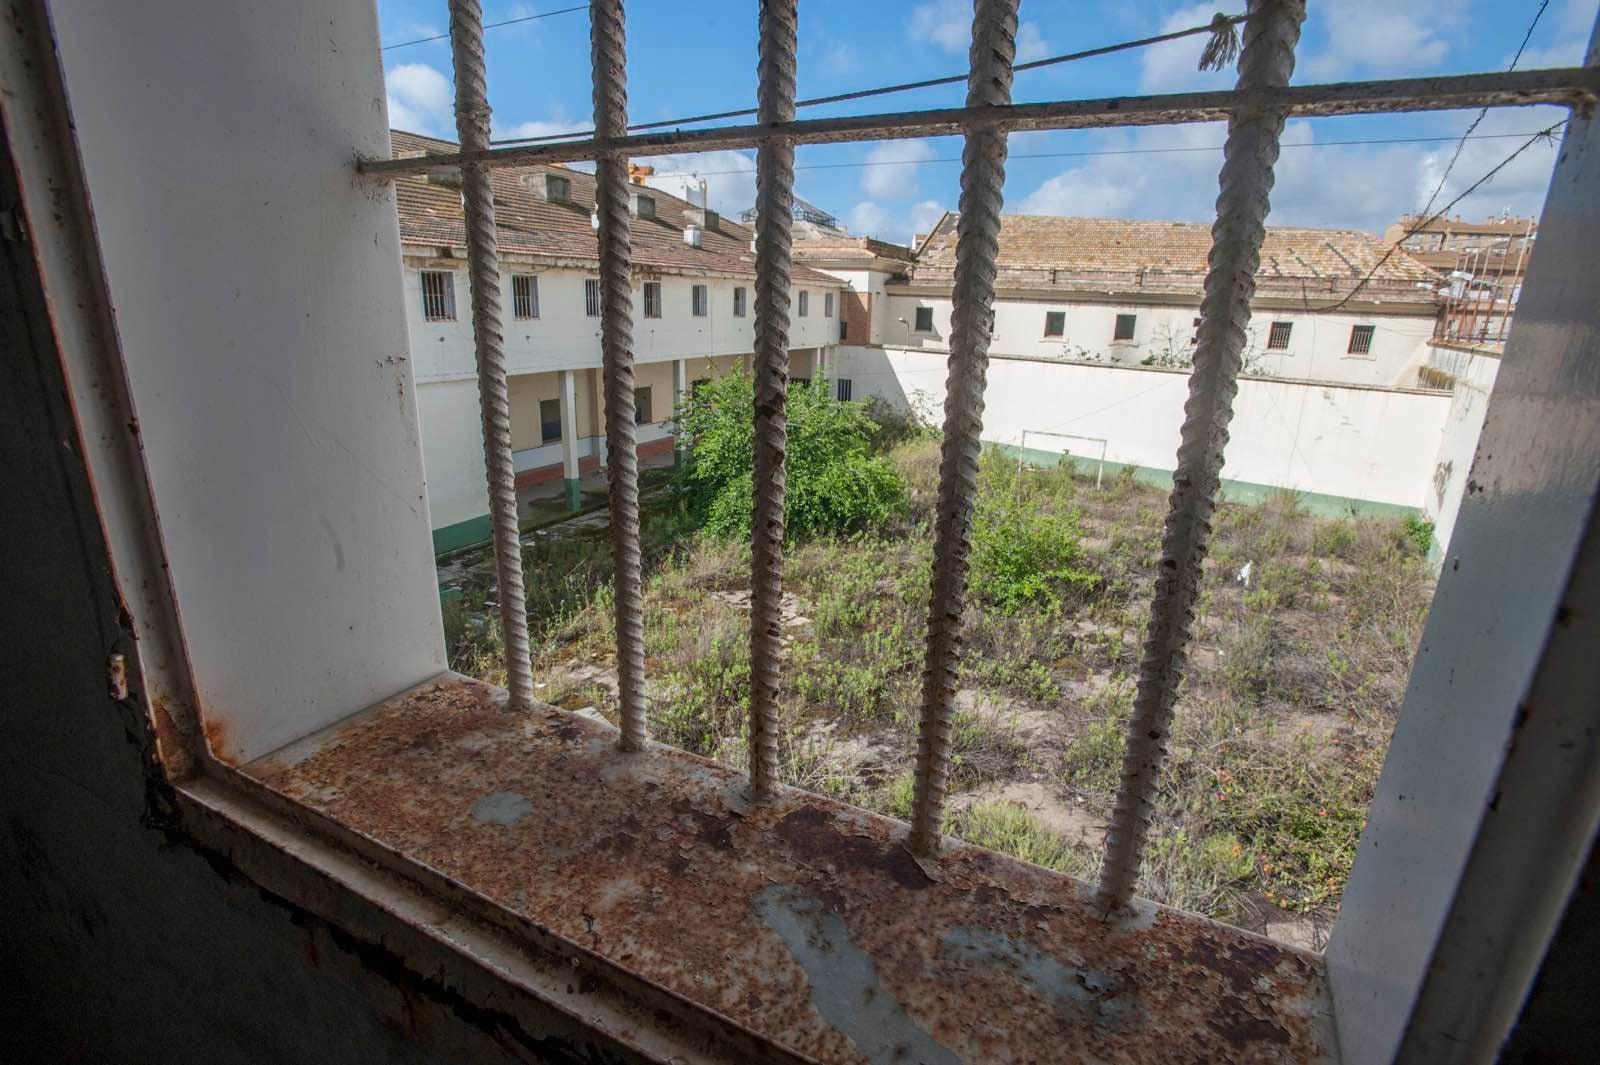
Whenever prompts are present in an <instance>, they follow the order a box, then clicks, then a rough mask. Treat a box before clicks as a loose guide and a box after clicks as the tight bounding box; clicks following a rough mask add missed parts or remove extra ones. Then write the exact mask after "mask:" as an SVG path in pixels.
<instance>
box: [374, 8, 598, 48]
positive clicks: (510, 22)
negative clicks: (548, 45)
mask: <svg viewBox="0 0 1600 1065" xmlns="http://www.w3.org/2000/svg"><path fill="white" fill-rule="evenodd" d="M587 10H589V5H588V4H578V5H577V6H576V7H564V8H561V9H560V10H559V11H541V12H540V13H539V14H537V15H523V16H522V17H521V18H508V19H506V20H505V21H503V22H486V23H484V24H483V28H484V29H486V30H492V29H497V28H498V27H500V26H515V25H516V24H517V23H519V22H532V21H533V20H535V19H541V18H549V17H550V16H552V15H569V14H571V13H572V12H574V11H587ZM449 39H450V35H449V34H448V33H436V34H434V35H433V36H432V37H418V38H417V39H416V40H414V41H401V42H400V43H399V44H386V45H384V46H383V47H382V48H380V49H378V50H379V51H380V52H392V51H394V50H395V49H396V48H410V47H411V46H412V45H414V44H427V43H429V42H430V41H448V40H449Z"/></svg>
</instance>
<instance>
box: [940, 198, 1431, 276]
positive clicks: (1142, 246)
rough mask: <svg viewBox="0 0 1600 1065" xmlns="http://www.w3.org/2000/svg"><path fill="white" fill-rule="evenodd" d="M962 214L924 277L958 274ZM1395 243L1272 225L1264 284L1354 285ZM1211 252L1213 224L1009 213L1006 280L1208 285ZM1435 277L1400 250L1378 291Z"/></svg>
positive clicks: (952, 217)
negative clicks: (958, 224) (956, 254)
mask: <svg viewBox="0 0 1600 1065" xmlns="http://www.w3.org/2000/svg"><path fill="white" fill-rule="evenodd" d="M956 219H957V216H956V214H955V213H954V212H948V213H946V214H945V216H944V217H943V218H942V219H940V220H939V224H938V225H937V226H936V227H934V230H933V232H932V233H931V234H929V236H928V239H927V241H926V242H925V243H924V244H923V246H922V250H921V254H919V255H918V257H917V267H916V271H915V275H914V276H915V278H916V279H917V280H936V281H945V280H948V279H950V278H951V277H952V276H953V273H954V269H955V253H956ZM1387 250H1388V248H1387V247H1386V246H1385V245H1384V244H1383V243H1382V242H1381V241H1380V240H1379V239H1378V238H1377V237H1375V236H1373V235H1371V234H1369V233H1363V232H1360V231H1358V230H1352V229H1302V228H1297V227H1291V226H1268V227H1267V234H1266V240H1265V242H1264V243H1263V245H1262V249H1261V270H1260V272H1259V274H1258V275H1257V285H1258V287H1262V288H1267V289H1278V290H1282V289H1286V288H1293V289H1295V290H1296V291H1299V290H1301V289H1303V288H1304V289H1309V290H1310V291H1316V292H1339V291H1345V290H1348V289H1349V288H1350V287H1351V286H1352V285H1353V284H1354V283H1355V282H1356V281H1359V280H1360V279H1361V278H1363V277H1365V276H1366V275H1367V272H1368V271H1369V270H1371V269H1372V268H1373V266H1374V265H1375V264H1376V263H1377V262H1378V261H1379V260H1380V259H1381V258H1382V257H1383V254H1384V252H1385V251H1387ZM1210 251H1211V225H1210V223H1201V222H1148V221H1138V220H1132V219H1121V218H1059V217H1055V216H1050V215H1017V214H1008V215H1003V216H1001V226H1000V255H999V260H998V267H999V283H1000V285H1001V286H1002V287H1004V286H1006V285H1008V284H1009V285H1013V286H1030V287H1032V286H1050V285H1056V286H1059V287H1079V288H1082V287H1086V286H1088V287H1109V286H1115V287H1119V288H1120V287H1123V286H1133V287H1140V288H1146V289H1154V290H1157V291H1171V292H1188V291H1199V290H1200V289H1201V287H1202V285H1203V282H1204V279H1205V274H1206V259H1207V256H1208V255H1209V254H1210ZM1433 276H1434V275H1433V273H1432V272H1431V271H1430V270H1428V268H1427V267H1425V266H1423V265H1422V264H1421V263H1418V262H1417V261H1416V260H1414V259H1412V258H1411V257H1410V256H1409V255H1407V254H1406V253H1405V252H1404V251H1401V250H1399V249H1396V251H1395V252H1394V254H1393V255H1392V256H1390V258H1389V260H1388V261H1387V262H1385V263H1384V264H1383V266H1382V267H1381V268H1379V270H1378V272H1377V274H1376V275H1374V277H1373V279H1372V281H1371V282H1369V284H1368V290H1371V289H1386V290H1388V291H1389V292H1390V293H1393V292H1394V291H1395V289H1397V288H1403V289H1405V290H1406V291H1407V293H1408V294H1411V295H1420V293H1419V292H1418V290H1417V288H1416V285H1417V283H1418V282H1426V281H1431V280H1432V279H1433ZM1364 291H1366V290H1364Z"/></svg>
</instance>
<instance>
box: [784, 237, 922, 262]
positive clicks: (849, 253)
mask: <svg viewBox="0 0 1600 1065" xmlns="http://www.w3.org/2000/svg"><path fill="white" fill-rule="evenodd" d="M794 254H795V258H797V259H798V258H802V257H808V258H816V259H862V260H866V261H870V260H873V259H892V260H898V261H900V262H904V263H907V264H910V263H911V262H913V261H914V260H915V259H916V257H917V254H916V252H914V251H912V250H911V249H910V248H908V247H906V246H905V245H904V244H891V243H890V242H888V241H886V240H878V239H877V238H876V237H853V236H848V235H841V236H831V235H830V236H826V237H810V238H807V239H805V240H800V239H796V240H795V242H794Z"/></svg>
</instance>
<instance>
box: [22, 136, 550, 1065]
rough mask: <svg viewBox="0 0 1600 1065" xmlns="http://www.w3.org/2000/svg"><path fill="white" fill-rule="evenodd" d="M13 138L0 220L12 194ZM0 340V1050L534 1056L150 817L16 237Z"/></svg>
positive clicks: (101, 556) (319, 1058)
mask: <svg viewBox="0 0 1600 1065" xmlns="http://www.w3.org/2000/svg"><path fill="white" fill-rule="evenodd" d="M6 143H7V142H6V141H5V139H4V138H0V217H3V216H5V215H9V214H10V213H11V211H12V210H14V209H15V208H16V205H17V202H18V200H17V190H16V184H15V178H14V170H13V168H12V165H11V157H10V154H9V150H8V148H7V146H6ZM8 230H9V227H8ZM0 352H3V357H0V478H3V481H0V484H3V489H4V499H5V502H4V504H0V551H3V555H0V684H3V687H0V823H3V828H0V903H3V909H0V1048H3V1049H0V1059H3V1060H5V1061H7V1062H17V1063H19V1065H20V1063H28V1062H69V1061H90V1062H101V1061H104V1062H119V1063H123V1062H161V1063H172V1065H178V1063H187V1062H194V1063H196V1065H200V1063H205V1065H219V1063H231V1062H240V1063H243V1062H480V1061H481V1062H502V1061H529V1060H537V1057H536V1056H535V1055H532V1054H530V1053H529V1052H528V1051H527V1048H526V1047H516V1048H513V1047H512V1046H511V1045H510V1041H509V1040H507V1039H506V1038H505V1036H504V1033H503V1032H499V1031H496V1030H495V1028H494V1026H493V1025H492V1024H490V1025H485V1024H484V1023H483V1022H482V1020H481V1018H475V1017H472V1016H471V1015H470V1011H467V1010H464V1009H463V1008H462V1007H461V1006H460V1005H459V1004H458V1003H452V1002H449V1001H442V1000H441V999H440V998H439V997H437V996H434V995H431V994H430V991H429V987H428V985H426V984H424V983H422V982H420V981H417V980H414V979H411V978H410V977H409V976H407V975H406V974H403V973H402V974H394V973H388V972H384V971H382V970H381V969H379V968H375V967H374V966H373V964H372V961H371V957H370V954H364V953H358V952H357V949H356V948H355V947H353V946H351V945H350V944H349V941H348V940H347V939H345V938H344V937H343V936H341V935H339V934H337V933H336V932H335V931H334V930H332V929H330V928H329V927H327V926H325V925H323V924H322V923H321V922H319V921H317V920H316V919H314V918H310V917H308V916H307V915H305V914H303V913H301V912H299V911H296V910H295V909H294V908H292V907H290V906H289V905H287V904H286V903H284V902H282V901H280V900H276V899H274V898H272V897H270V896H267V895H265V894H263V893H262V892H261V891H260V890H259V889H258V888H257V887H256V886H255V885H254V884H252V883H250V882H248V881H246V880H244V879H243V878H242V877H240V876H238V875H237V874H232V873H230V871H229V868H228V866H227V864H226V862H225V860H219V859H217V857H216V856H210V857H208V856H205V855H202V854H201V853H199V852H198V851H197V850H196V849H195V848H194V847H193V846H192V845H191V844H190V843H188V842H186V841H185V840H184V839H183V837H182V836H181V835H179V834H173V833H170V832H169V831H164V830H163V829H162V828H161V827H160V824H161V822H162V819H161V818H159V817H152V816H150V815H151V813H152V812H153V809H157V808H159V799H160V789H159V788H152V786H151V783H150V782H151V781H152V780H156V781H159V775H152V767H151V765H150V763H149V752H150V738H149V735H148V731H147V729H146V726H145V722H144V720H143V718H142V715H141V713H140V711H139V709H138V708H137V706H136V705H135V704H134V703H133V702H131V701H130V702H124V703H118V702H115V701H113V700H112V699H111V698H110V696H109V695H108V693H107V687H106V679H105V678H106V657H107V654H108V652H109V651H110V650H111V649H113V648H115V647H117V646H120V645H122V644H123V641H124V640H125V639H126V637H125V635H124V632H123V623H122V618H121V616H120V610H119V607H118V601H117V597H116V594H115V588H114V585H113V582H112V578H111V571H110V562H109V560H108V557H107V551H106V546H105V543H104V542H103V539H102V536H101V530H100V526H99V522H98V520H97V517H96V514H95V510H94V505H93V500H92V497H91V495H90V491H89V485H88V481H87V478H86V475H85V471H84V465H83V460H82V455H81V452H80V449H79V447H78V443H77V438H76V430H75V428H74V425H73V422H72V419H71V413H70V410H69V407H68V403H67V400H66V389H65V386H64V382H63V379H62V370H61V364H60V360H59V358H58V355H57V352H56V349H55V340H54V337H53V335H52V333H51V331H50V325H49V319H48V316H47V315H46V313H45V309H44V303H43V293H42V290H41V288H40V283H39V278H38V274H37V271H36V269H35V266H34V262H33V259H32V250H31V247H30V245H29V244H28V243H27V242H26V239H25V238H23V239H14V238H13V235H12V233H11V232H9V231H8V232H7V233H6V234H5V236H4V237H3V238H0ZM152 799H154V800H156V802H157V807H156V808H153V807H152V805H151V803H152ZM513 1049H515V1051H516V1052H515V1053H514V1052H513Z"/></svg>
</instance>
